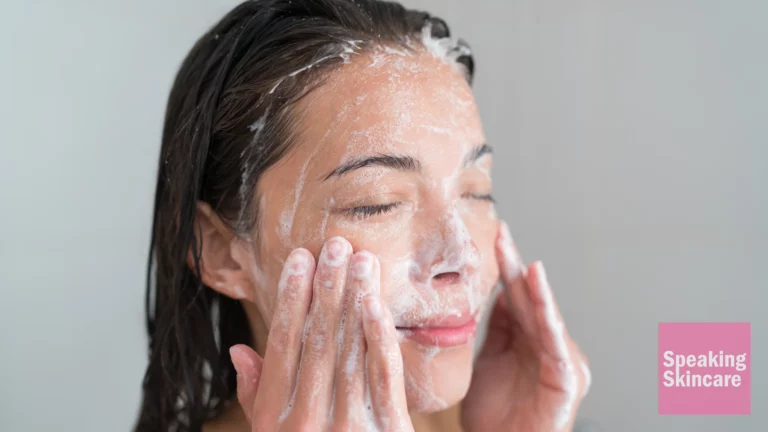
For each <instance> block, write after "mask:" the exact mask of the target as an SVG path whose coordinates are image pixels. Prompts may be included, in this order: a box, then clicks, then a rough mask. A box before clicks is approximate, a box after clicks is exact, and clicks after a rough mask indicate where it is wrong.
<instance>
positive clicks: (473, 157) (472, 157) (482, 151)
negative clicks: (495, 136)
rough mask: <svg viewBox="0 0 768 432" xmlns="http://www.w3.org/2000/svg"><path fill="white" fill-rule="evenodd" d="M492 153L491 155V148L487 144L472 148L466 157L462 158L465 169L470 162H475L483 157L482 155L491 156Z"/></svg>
mask: <svg viewBox="0 0 768 432" xmlns="http://www.w3.org/2000/svg"><path fill="white" fill-rule="evenodd" d="M492 153H493V148H491V146H489V145H488V143H483V144H480V145H479V146H477V147H475V148H473V149H472V151H471V152H469V154H468V155H467V157H465V158H464V166H465V167H466V166H467V165H469V164H471V163H472V162H475V161H477V160H478V159H480V158H481V157H483V155H486V154H492Z"/></svg>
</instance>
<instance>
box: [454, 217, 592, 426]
mask: <svg viewBox="0 0 768 432" xmlns="http://www.w3.org/2000/svg"><path fill="white" fill-rule="evenodd" d="M499 231H500V232H499V235H498V237H497V242H496V254H497V259H498V261H499V267H500V270H501V277H502V280H503V282H504V289H503V291H502V292H501V294H500V295H499V297H498V299H497V300H496V304H495V306H494V309H493V311H492V312H491V314H492V315H491V321H490V326H489V328H488V335H487V338H486V341H485V345H484V346H483V349H482V351H481V353H480V356H479V357H478V359H477V362H476V364H475V368H474V373H473V376H472V383H471V385H470V388H469V392H468V393H467V396H466V398H465V399H464V401H463V402H462V405H461V413H462V424H463V426H464V429H465V430H467V431H526V432H552V431H556V432H561V431H570V430H572V428H573V422H574V420H575V417H576V411H577V408H578V406H579V403H580V402H581V399H583V397H584V395H585V394H586V392H587V390H588V388H589V384H590V372H589V368H588V366H587V359H586V357H585V356H584V354H583V353H582V352H581V350H580V349H579V347H578V346H577V345H576V343H574V342H573V340H571V338H570V337H569V336H568V332H567V331H566V329H565V325H564V323H563V318H562V316H561V315H560V312H559V310H558V308H557V305H556V304H555V299H554V297H553V295H552V289H551V287H550V286H549V282H548V281H547V277H546V274H545V273H544V266H543V265H542V264H541V262H535V263H533V264H532V265H530V266H529V267H528V268H526V267H525V265H524V264H523V263H522V260H521V259H520V256H519V254H518V253H517V250H516V249H515V246H514V244H513V242H512V238H511V236H510V234H509V229H508V228H507V226H506V224H505V223H503V222H501V226H500V230H499Z"/></svg>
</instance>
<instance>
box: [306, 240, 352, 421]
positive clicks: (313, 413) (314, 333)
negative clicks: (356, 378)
mask: <svg viewBox="0 0 768 432" xmlns="http://www.w3.org/2000/svg"><path fill="white" fill-rule="evenodd" d="M351 253H352V245H350V244H349V242H348V241H346V240H345V239H343V238H341V237H333V238H331V239H329V240H328V241H327V242H326V243H325V245H324V246H323V250H322V251H321V252H320V261H319V262H318V266H317V271H316V273H315V280H314V284H313V298H312V306H311V308H310V311H309V316H308V318H307V320H308V321H307V330H306V335H305V342H304V348H303V351H302V354H301V364H300V366H299V372H298V382H297V386H296V398H295V403H294V406H295V407H296V410H297V412H301V413H304V414H303V416H307V417H305V419H306V420H308V421H309V424H320V422H325V421H326V420H327V415H328V411H329V409H330V405H331V400H332V396H333V386H332V383H333V378H334V371H335V369H336V358H337V356H338V352H339V344H338V330H339V325H340V321H341V315H342V311H343V299H344V291H345V289H344V288H345V287H344V286H345V282H346V278H347V267H348V263H349V258H350V255H351Z"/></svg>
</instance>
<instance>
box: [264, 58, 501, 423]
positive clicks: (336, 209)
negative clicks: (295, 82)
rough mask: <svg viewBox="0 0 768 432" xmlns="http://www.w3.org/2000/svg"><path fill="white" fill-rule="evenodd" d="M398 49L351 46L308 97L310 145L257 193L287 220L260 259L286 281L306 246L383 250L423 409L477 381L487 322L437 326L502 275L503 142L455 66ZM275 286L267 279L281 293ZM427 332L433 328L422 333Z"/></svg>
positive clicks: (483, 297) (276, 223)
mask: <svg viewBox="0 0 768 432" xmlns="http://www.w3.org/2000/svg"><path fill="white" fill-rule="evenodd" d="M431 48H432V49H433V50H434V49H436V48H437V47H436V46H432V47H431ZM390 51H391V50H390ZM390 51H387V50H377V51H374V53H372V54H371V53H367V54H360V55H356V56H353V57H351V60H350V61H349V63H348V64H345V65H343V66H342V67H341V68H339V69H338V70H337V71H335V72H333V73H332V74H331V76H330V77H329V78H328V79H327V80H326V81H325V82H324V83H323V85H322V86H320V87H318V88H317V89H316V90H314V91H313V92H312V93H310V94H309V95H308V96H307V97H306V98H305V99H304V100H302V101H300V102H299V105H300V107H299V109H298V110H297V112H299V113H301V115H299V116H298V118H297V123H298V125H299V127H298V129H299V130H300V131H301V136H300V138H301V139H300V144H299V145H297V146H296V147H295V148H293V149H292V150H291V151H290V152H289V154H288V155H287V156H286V157H285V158H284V159H283V160H281V161H280V162H278V163H277V164H276V165H275V166H274V167H273V168H271V169H270V170H269V171H267V172H266V173H265V175H264V177H263V179H262V180H261V181H260V182H259V186H258V190H257V196H261V197H262V202H263V203H269V205H266V206H265V207H266V208H260V210H261V212H262V213H261V215H262V220H261V226H262V227H274V228H273V229H264V230H262V231H261V234H260V237H262V239H261V240H262V241H261V242H260V257H261V262H260V263H259V269H260V275H261V277H262V279H266V280H271V281H274V280H275V278H276V275H278V276H279V274H280V272H281V268H282V264H283V261H284V259H285V257H286V256H287V255H288V253H289V252H290V251H291V250H292V249H293V248H296V247H304V248H307V249H308V250H310V251H311V252H312V253H313V254H315V255H316V256H317V254H319V252H320V250H321V248H322V246H323V242H324V241H325V240H326V239H328V238H331V237H333V236H341V237H344V238H345V239H347V240H348V241H349V242H350V243H351V244H352V246H353V248H354V250H355V251H359V250H367V251H369V252H371V253H373V254H375V255H376V256H377V257H378V259H379V261H380V265H381V278H382V280H381V295H382V299H383V301H384V304H385V306H386V307H388V308H389V309H390V311H391V312H392V315H393V318H394V320H395V325H396V326H398V327H399V328H400V331H401V336H402V337H401V341H402V342H401V351H402V353H403V363H404V369H405V377H406V380H407V381H408V382H407V383H406V388H407V389H408V400H409V407H411V406H413V407H414V409H420V410H434V409H439V408H442V407H444V406H445V405H446V404H450V403H452V402H455V401H457V400H458V399H460V398H461V397H462V396H463V394H464V393H465V392H466V388H467V386H468V383H469V378H470V375H471V367H472V358H473V343H472V340H473V338H472V337H471V336H472V334H474V333H473V332H470V333H471V334H470V337H469V339H468V340H467V342H466V343H460V342H456V340H453V339H451V341H452V343H451V346H449V347H438V346H436V345H430V344H429V343H427V342H425V341H429V340H431V339H430V336H429V335H430V333H429V332H428V330H429V329H431V328H442V327H458V326H459V325H465V324H466V325H470V324H471V322H470V321H473V320H477V321H479V319H480V318H479V315H480V314H481V313H482V312H483V311H484V310H485V307H486V306H487V300H488V298H489V295H490V293H491V291H492V288H493V285H494V283H495V281H496V280H497V278H498V270H497V269H496V264H495V259H494V258H493V257H494V250H493V247H494V246H493V245H494V240H495V238H496V224H495V221H494V219H495V213H494V212H493V209H492V207H493V203H492V199H491V198H490V192H491V182H490V176H489V166H490V154H489V153H490V147H489V146H487V145H486V141H485V136H484V134H483V130H482V126H481V123H480V119H479V115H478V113H477V109H476V106H475V103H474V99H473V97H472V93H471V89H470V87H469V85H468V83H467V82H466V79H465V77H464V76H463V75H462V74H461V72H460V70H459V69H458V68H457V67H456V66H455V65H452V64H451V62H450V61H448V62H447V61H446V59H445V58H441V57H438V56H435V55H434V53H433V52H431V51H428V50H425V49H422V50H420V51H414V52H413V53H411V52H405V51H402V52H400V51H397V52H394V51H391V52H390ZM340 167H346V168H347V169H346V170H340ZM334 171H336V173H335V174H334ZM340 171H341V172H340ZM264 245H268V247H266V248H265V246H264ZM270 286H275V285H272V284H267V285H266V286H260V289H262V290H264V291H266V296H267V297H272V298H274V295H275V294H276V293H274V292H271V291H270ZM267 304H274V302H268V303H267ZM259 307H260V309H261V310H260V312H261V313H262V315H263V316H264V317H265V318H266V322H269V319H270V318H271V311H270V310H268V308H267V307H266V305H259ZM467 323H469V324H467ZM467 328H469V327H467ZM420 329H424V331H425V332H426V333H425V334H426V335H427V336H425V337H421V338H416V337H413V338H411V337H409V335H410V334H411V333H415V332H418V331H419V330H420ZM422 336H424V335H422ZM440 337H442V336H440V335H437V336H434V338H435V341H437V342H435V343H438V342H439V340H438V339H440ZM440 340H442V339H440ZM425 343H426V345H425ZM448 373H450V374H451V377H452V379H451V380H444V379H437V378H436V377H441V376H445V374H448ZM433 378H435V379H433ZM454 378H456V379H454Z"/></svg>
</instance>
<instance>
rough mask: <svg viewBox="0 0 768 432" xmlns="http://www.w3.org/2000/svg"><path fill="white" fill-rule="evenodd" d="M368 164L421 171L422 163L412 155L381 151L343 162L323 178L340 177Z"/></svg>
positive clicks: (324, 179)
mask: <svg viewBox="0 0 768 432" xmlns="http://www.w3.org/2000/svg"><path fill="white" fill-rule="evenodd" d="M367 166H382V167H386V168H392V169H396V170H400V171H421V163H420V162H419V161H418V160H416V159H414V158H412V157H411V156H401V155H393V154H383V153H379V154H377V155H375V156H366V157H362V158H359V159H354V160H351V161H349V162H346V163H343V164H341V165H339V166H338V167H337V168H336V169H335V170H333V171H331V172H330V173H328V175H327V176H325V178H323V181H326V180H328V179H329V178H331V177H334V176H335V177H340V176H342V175H344V174H346V173H348V172H350V171H354V170H356V169H359V168H363V167H367Z"/></svg>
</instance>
